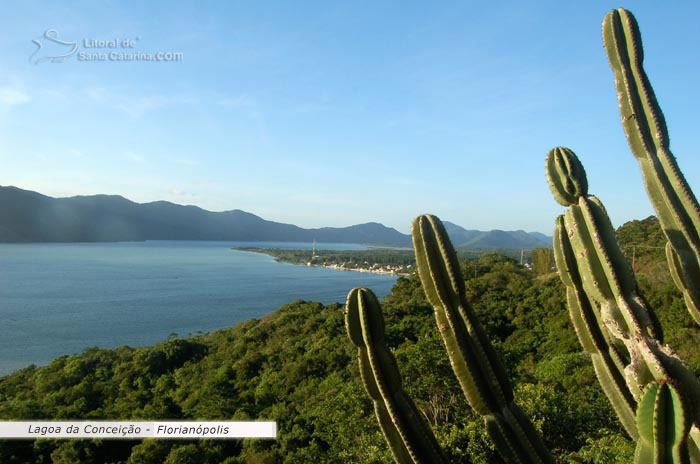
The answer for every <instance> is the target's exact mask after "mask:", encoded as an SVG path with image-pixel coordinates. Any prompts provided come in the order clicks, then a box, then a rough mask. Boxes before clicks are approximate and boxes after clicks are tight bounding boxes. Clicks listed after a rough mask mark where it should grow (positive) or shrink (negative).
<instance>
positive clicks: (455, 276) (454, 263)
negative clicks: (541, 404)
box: [411, 215, 553, 463]
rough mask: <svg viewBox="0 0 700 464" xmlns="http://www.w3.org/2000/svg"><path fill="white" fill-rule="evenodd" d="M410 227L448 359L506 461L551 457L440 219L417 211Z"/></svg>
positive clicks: (418, 266)
mask: <svg viewBox="0 0 700 464" xmlns="http://www.w3.org/2000/svg"><path fill="white" fill-rule="evenodd" d="M411 233H412V237H413V246H414V249H415V253H416V265H417V268H418V275H419V277H420V279H421V283H422V285H423V289H424V291H425V294H426V296H427V298H428V301H429V302H430V303H431V304H432V305H433V308H434V310H435V319H436V322H437V326H438V330H439V331H440V334H441V335H442V338H443V341H444V342H445V347H446V348H447V354H448V356H449V359H450V363H451V364H452V368H453V370H454V372H455V375H456V376H457V379H458V380H459V383H460V385H461V387H462V390H463V391H464V394H465V396H466V398H467V400H468V401H469V404H470V405H471V407H472V408H473V409H474V410H475V411H476V412H478V413H479V414H481V415H482V416H483V417H484V421H485V423H486V429H487V431H488V433H489V435H490V436H491V438H492V440H493V441H494V443H495V444H496V448H497V450H498V451H499V453H500V454H501V456H503V458H504V459H506V460H507V461H509V462H517V463H545V462H546V463H550V462H553V460H552V457H551V455H550V454H549V451H547V449H546V448H545V447H544V445H543V443H542V440H541V438H540V437H539V434H538V433H537V431H536V430H535V428H534V426H533V425H532V424H531V423H530V421H529V420H528V419H527V418H526V417H525V415H524V414H523V413H522V411H521V409H520V408H519V406H518V405H517V404H516V403H515V402H514V400H513V390H512V387H511V384H510V380H509V379H508V376H507V374H506V372H505V369H504V368H503V366H502V364H501V362H500V360H499V359H498V355H497V353H496V351H495V350H494V349H493V347H492V346H491V344H490V343H489V341H488V338H487V337H486V334H485V332H484V331H483V329H482V328H481V325H480V324H479V321H478V320H477V318H476V315H475V313H474V311H473V309H472V308H471V306H470V305H469V303H468V302H467V299H466V291H465V286H464V278H463V276H462V272H461V270H460V267H459V263H458V259H457V254H456V253H455V251H454V248H453V247H452V244H451V242H450V240H449V238H448V236H447V232H446V231H445V228H444V227H443V225H442V223H441V222H440V220H439V219H438V218H437V217H435V216H430V215H425V216H419V217H418V218H416V220H415V221H414V222H413V227H412V231H411Z"/></svg>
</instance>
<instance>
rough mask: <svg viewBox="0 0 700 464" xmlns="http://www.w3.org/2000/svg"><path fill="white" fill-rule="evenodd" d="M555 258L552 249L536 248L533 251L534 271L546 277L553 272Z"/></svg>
mask: <svg viewBox="0 0 700 464" xmlns="http://www.w3.org/2000/svg"><path fill="white" fill-rule="evenodd" d="M553 264H554V257H553V255H552V249H551V248H535V249H534V250H532V270H533V271H535V272H536V273H537V274H540V275H544V274H549V273H550V272H552V265H553Z"/></svg>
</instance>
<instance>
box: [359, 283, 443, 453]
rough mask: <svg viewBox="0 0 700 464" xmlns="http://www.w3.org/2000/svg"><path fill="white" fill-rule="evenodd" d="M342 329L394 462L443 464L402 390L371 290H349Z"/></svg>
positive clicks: (431, 438)
mask: <svg viewBox="0 0 700 464" xmlns="http://www.w3.org/2000/svg"><path fill="white" fill-rule="evenodd" d="M345 326H346V328H347V332H348V336H349V337H350V340H351V341H352V342H353V344H355V346H357V348H358V358H359V364H360V373H361V375H362V381H363V383H364V385H365V389H366V390H367V393H369V395H370V397H371V398H372V402H373V403H374V410H375V414H376V416H377V419H378V421H379V425H380V427H381V429H382V432H383V433H384V436H385V438H386V440H387V443H389V447H390V448H391V452H392V454H393V455H394V459H395V460H396V461H397V462H398V463H400V464H412V463H415V464H419V463H425V464H428V463H438V464H439V463H445V464H446V463H447V460H446V458H445V456H444V454H443V452H442V450H441V449H440V446H439V445H438V443H437V440H436V439H435V436H434V435H433V433H432V431H431V430H430V427H429V426H428V424H427V423H426V421H425V420H424V419H423V417H422V416H421V413H420V412H419V411H418V409H417V408H416V406H415V404H414V403H413V401H412V400H411V398H410V397H409V396H408V395H407V394H406V393H405V392H404V390H403V388H402V385H401V384H402V382H401V376H400V374H399V370H398V367H397V365H396V360H395V358H394V356H393V355H392V354H391V351H389V349H388V347H387V346H386V343H385V341H384V317H383V315H382V310H381V306H380V305H379V302H378V301H377V297H376V296H375V295H374V293H372V291H371V290H368V289H365V288H354V289H352V290H350V293H348V298H347V304H346V314H345Z"/></svg>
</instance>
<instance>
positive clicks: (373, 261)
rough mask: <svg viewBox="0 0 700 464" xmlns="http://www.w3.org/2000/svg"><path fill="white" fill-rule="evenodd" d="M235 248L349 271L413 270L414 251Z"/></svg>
mask: <svg viewBox="0 0 700 464" xmlns="http://www.w3.org/2000/svg"><path fill="white" fill-rule="evenodd" d="M234 250H240V251H250V252H253V253H263V254H266V255H270V256H273V257H274V258H275V260H277V261H279V262H283V263H292V264H304V265H311V266H325V267H334V268H338V269H344V270H350V271H358V270H365V271H382V272H387V273H395V274H406V273H410V272H413V266H414V265H415V262H416V260H415V259H414V257H413V250H406V249H383V248H376V249H371V250H316V251H315V252H312V251H311V250H283V249H280V248H258V247H236V248H234Z"/></svg>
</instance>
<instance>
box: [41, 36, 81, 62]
mask: <svg viewBox="0 0 700 464" xmlns="http://www.w3.org/2000/svg"><path fill="white" fill-rule="evenodd" d="M32 43H33V44H34V45H36V47H37V48H36V50H34V53H32V54H31V55H29V62H30V63H34V64H39V63H42V62H44V61H50V62H51V63H63V61H65V60H66V59H67V58H70V57H71V56H73V55H75V52H77V51H78V43H77V42H67V41H64V40H59V38H58V31H56V30H55V29H47V30H46V32H44V35H43V36H42V37H41V38H40V39H32ZM42 50H44V53H50V54H46V55H44V56H39V52H40V51H42Z"/></svg>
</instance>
